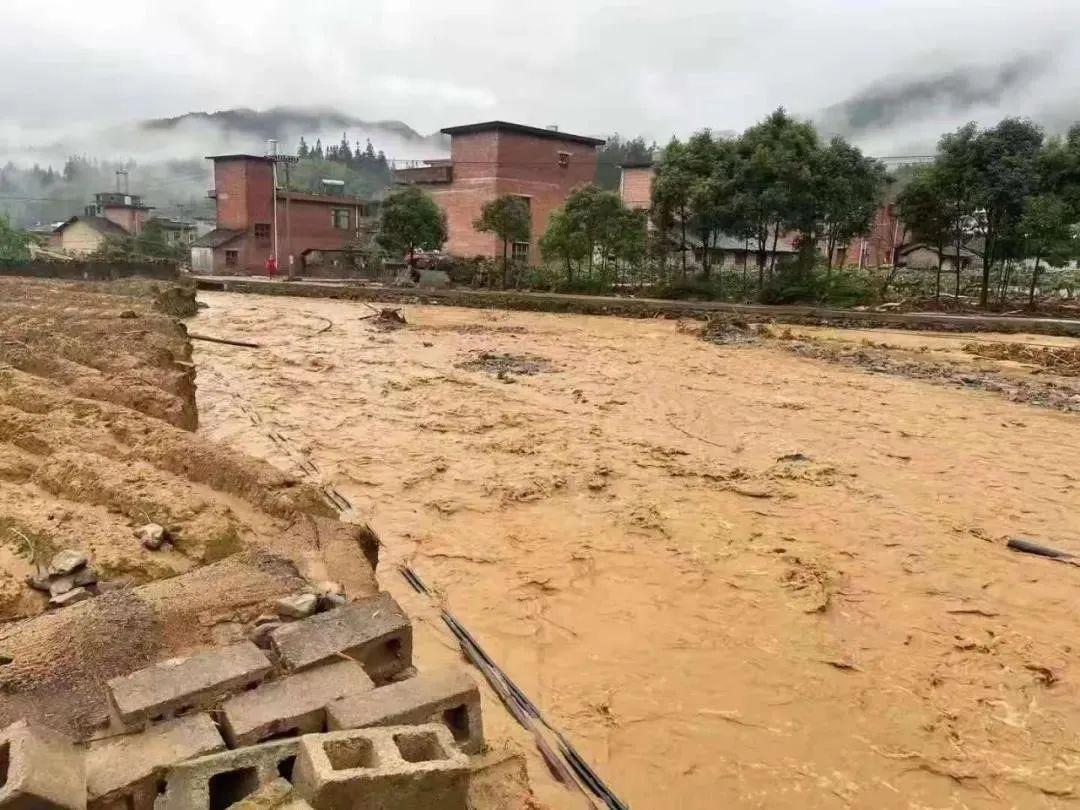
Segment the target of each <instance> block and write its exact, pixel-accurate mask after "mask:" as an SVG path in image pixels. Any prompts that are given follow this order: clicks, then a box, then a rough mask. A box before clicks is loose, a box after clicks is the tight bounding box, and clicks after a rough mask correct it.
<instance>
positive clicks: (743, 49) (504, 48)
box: [0, 0, 1080, 158]
mask: <svg viewBox="0 0 1080 810" xmlns="http://www.w3.org/2000/svg"><path fill="white" fill-rule="evenodd" d="M0 16H2V24H0V40H2V45H3V47H0V70H2V75H3V76H4V77H5V80H4V81H3V82H2V83H0V95H2V97H3V98H2V103H3V110H4V116H2V118H3V119H6V121H7V123H8V125H9V126H11V125H16V126H22V127H30V128H35V129H37V128H40V129H43V130H54V128H57V127H61V126H73V127H77V126H81V125H86V124H95V123H110V124H111V123H117V122H120V121H126V120H137V119H142V118H147V117H156V116H172V115H178V114H180V113H184V112H187V111H191V110H215V109H221V108H226V107H233V106H247V107H255V108H265V107H270V106H274V105H297V106H323V105H328V106H332V107H335V108H338V109H340V110H341V111H342V112H345V113H348V114H352V115H356V116H358V117H361V118H365V119H368V120H374V119H400V120H402V121H405V122H406V123H408V124H409V125H411V126H412V127H414V128H416V129H417V130H419V131H421V132H424V133H427V132H432V131H434V130H437V129H439V128H440V127H443V126H448V125H453V124H461V123H466V122H470V121H476V120H487V119H492V118H501V119H508V120H512V121H520V122H522V123H529V124H536V125H547V124H559V125H560V126H561V127H562V128H563V129H565V130H568V131H575V132H581V133H588V134H598V135H604V134H608V133H612V132H619V133H622V134H625V135H636V134H639V133H641V134H645V135H648V136H650V137H654V138H657V139H659V140H661V141H664V140H666V139H667V138H669V137H670V136H671V135H672V134H679V135H685V134H687V133H689V132H691V131H693V130H695V129H698V128H701V127H705V126H710V127H713V128H714V129H721V130H739V129H742V128H743V127H745V126H747V125H749V124H751V123H753V122H754V121H755V120H757V119H759V118H761V117H762V116H763V115H765V114H767V113H768V112H769V111H770V110H772V109H773V108H775V107H777V106H778V105H785V106H787V107H788V108H789V109H790V110H792V111H793V112H795V113H798V114H800V115H803V116H807V117H809V116H820V115H821V114H822V111H823V110H826V109H827V108H830V107H832V108H833V110H832V112H831V119H830V120H831V121H833V124H834V125H835V126H837V127H838V128H839V129H842V130H843V131H845V132H847V133H848V134H849V135H850V136H851V137H852V138H853V139H854V140H856V141H857V142H860V143H861V144H862V145H864V146H865V147H866V148H867V149H868V150H870V151H872V152H875V151H876V152H877V153H882V152H889V151H890V150H905V149H915V148H919V147H920V146H921V145H924V144H926V143H928V142H929V143H930V144H932V143H933V141H934V140H936V133H937V132H939V131H940V130H941V129H945V128H952V127H955V126H956V125H958V124H959V123H962V122H963V121H965V120H967V119H969V118H975V119H979V120H982V121H983V122H984V123H989V122H992V121H993V120H996V119H997V118H1000V117H1001V116H1003V115H1006V114H1024V115H1030V116H1032V117H1035V118H1037V119H1038V120H1041V121H1043V122H1044V123H1049V124H1050V125H1051V126H1052V127H1058V126H1060V125H1061V124H1062V122H1065V121H1069V120H1072V119H1074V118H1076V119H1080V101H1078V100H1080V1H1078V0H1023V2H1019V1H1018V0H981V1H980V2H972V0H936V1H931V0H904V1H903V2H901V0H814V1H811V0H768V1H767V2H762V0H666V2H664V1H663V0H653V2H649V3H644V2H637V1H636V0H633V1H632V2H625V1H624V2H597V1H596V0H543V1H542V2H540V1H538V0H530V1H529V2H509V1H508V0H503V2H496V0H454V1H453V2H447V1H446V0H430V1H429V0H415V1H414V2H409V0H386V1H385V2H384V1H383V0H308V1H307V2H297V0H290V1H289V2H278V1H277V0H260V2H253V1H252V2H249V1H248V0H183V1H182V2H175V0H173V1H170V2H164V0H139V1H138V2H128V1H127V0H79V1H78V2H76V1H75V0H48V2H42V1H41V0H2V12H0ZM852 99H857V100H858V103H857V104H856V105H855V107H852V106H851V105H850V104H849V106H848V107H837V105H843V104H844V103H845V102H850V101H851V100H852ZM853 121H854V123H853ZM836 122H839V123H836ZM2 157H3V156H2V155H0V158H2Z"/></svg>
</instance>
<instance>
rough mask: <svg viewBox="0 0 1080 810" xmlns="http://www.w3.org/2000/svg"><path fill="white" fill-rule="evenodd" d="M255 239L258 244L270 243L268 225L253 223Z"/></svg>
mask: <svg viewBox="0 0 1080 810" xmlns="http://www.w3.org/2000/svg"><path fill="white" fill-rule="evenodd" d="M255 238H256V239H258V240H259V241H260V242H269V241H270V225H269V224H268V223H265V222H256V223H255Z"/></svg>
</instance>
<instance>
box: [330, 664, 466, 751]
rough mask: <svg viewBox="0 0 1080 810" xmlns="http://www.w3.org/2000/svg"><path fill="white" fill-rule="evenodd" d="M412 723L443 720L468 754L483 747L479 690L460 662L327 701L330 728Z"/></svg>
mask: <svg viewBox="0 0 1080 810" xmlns="http://www.w3.org/2000/svg"><path fill="white" fill-rule="evenodd" d="M413 723H443V724H444V725H446V727H447V728H448V729H449V730H450V733H451V734H452V735H453V737H454V741H455V742H456V743H457V744H458V747H459V748H461V750H462V751H464V752H465V753H466V754H479V753H480V752H481V751H482V750H483V749H484V723H483V719H482V716H481V713H480V690H479V689H478V688H477V687H476V683H475V681H473V679H472V678H471V677H470V676H469V674H468V673H467V672H465V671H464V670H463V669H461V668H460V667H454V668H448V669H442V670H434V671H432V672H424V673H421V674H420V675H417V676H416V677H415V678H410V679H409V680H407V681H400V682H398V683H391V684H387V685H386V686H380V687H379V688H378V689H375V690H374V691H371V692H365V693H360V694H355V695H349V696H347V697H343V698H341V699H339V700H334V701H332V702H330V703H329V704H327V706H326V724H327V728H328V729H329V730H330V731H338V730H340V729H348V728H366V727H369V726H404V725H410V724H413Z"/></svg>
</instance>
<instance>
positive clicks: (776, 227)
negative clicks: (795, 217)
mask: <svg viewBox="0 0 1080 810" xmlns="http://www.w3.org/2000/svg"><path fill="white" fill-rule="evenodd" d="M779 239H780V223H779V222H778V223H776V225H774V226H773V232H772V255H771V256H770V257H769V278H770V279H771V278H772V276H773V270H774V269H775V268H776V242H777V240H779Z"/></svg>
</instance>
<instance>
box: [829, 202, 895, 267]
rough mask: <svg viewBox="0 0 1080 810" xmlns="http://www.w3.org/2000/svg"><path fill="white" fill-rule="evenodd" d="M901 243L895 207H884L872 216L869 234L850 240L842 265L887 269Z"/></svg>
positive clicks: (890, 205)
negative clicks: (872, 220) (872, 222)
mask: <svg viewBox="0 0 1080 810" xmlns="http://www.w3.org/2000/svg"><path fill="white" fill-rule="evenodd" d="M903 242H904V226H903V224H901V222H900V219H899V218H898V217H897V214H896V209H895V206H893V205H892V204H889V205H884V206H882V207H881V208H879V209H878V211H877V214H876V215H875V216H874V224H873V225H872V226H871V227H870V233H868V234H867V235H866V236H860V237H856V238H855V239H852V240H851V244H850V245H848V248H847V255H846V256H845V257H844V264H846V265H851V266H854V267H889V266H891V265H892V263H893V257H894V252H895V251H896V249H897V248H899V247H900V246H901V245H902V244H903ZM827 252H828V251H826V253H827Z"/></svg>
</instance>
